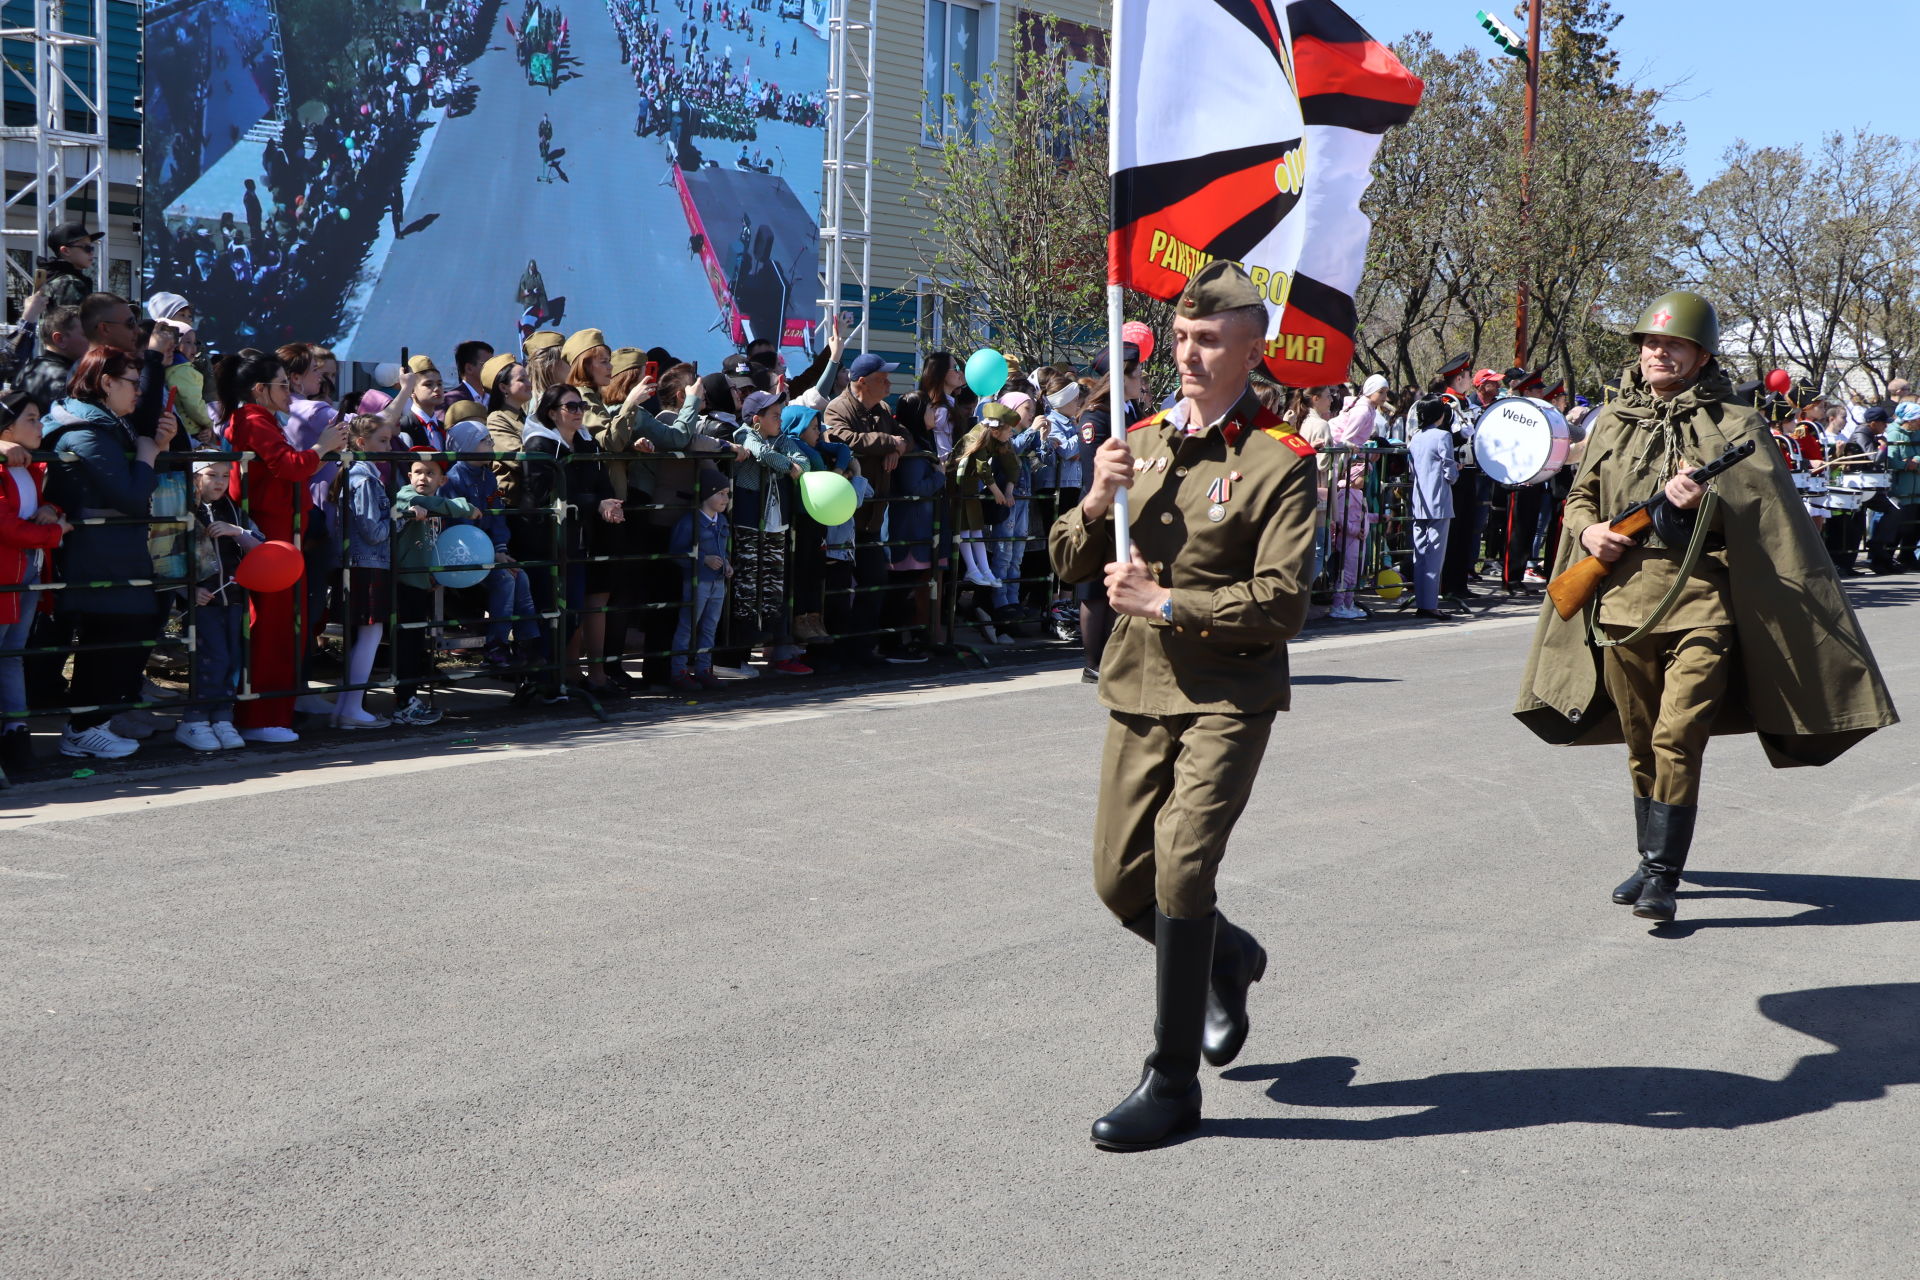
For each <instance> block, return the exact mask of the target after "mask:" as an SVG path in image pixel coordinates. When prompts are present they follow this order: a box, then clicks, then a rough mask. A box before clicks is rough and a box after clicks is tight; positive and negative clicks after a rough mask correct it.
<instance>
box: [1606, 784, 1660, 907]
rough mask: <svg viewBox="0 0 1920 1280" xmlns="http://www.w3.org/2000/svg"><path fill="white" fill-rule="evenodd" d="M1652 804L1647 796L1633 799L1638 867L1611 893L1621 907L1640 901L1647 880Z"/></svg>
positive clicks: (1634, 842) (1634, 837)
mask: <svg viewBox="0 0 1920 1280" xmlns="http://www.w3.org/2000/svg"><path fill="white" fill-rule="evenodd" d="M1652 804H1653V800H1652V798H1651V797H1649V796H1635V797H1634V798H1633V847H1634V848H1635V849H1638V850H1639V851H1640V865H1639V866H1637V867H1635V868H1634V869H1633V874H1632V875H1630V876H1628V877H1627V878H1626V879H1625V880H1622V881H1621V882H1620V885H1619V887H1618V888H1616V889H1615V890H1614V891H1613V900H1614V901H1615V902H1617V903H1619V904H1620V905H1621V906H1623V907H1630V906H1632V905H1633V904H1634V903H1636V902H1638V901H1640V885H1641V884H1642V882H1644V881H1645V880H1646V878H1647V810H1648V808H1649V807H1651V806H1652Z"/></svg>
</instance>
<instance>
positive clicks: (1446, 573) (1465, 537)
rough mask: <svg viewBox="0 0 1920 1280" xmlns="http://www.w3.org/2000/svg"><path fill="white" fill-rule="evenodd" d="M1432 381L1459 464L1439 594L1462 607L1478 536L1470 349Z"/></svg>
mask: <svg viewBox="0 0 1920 1280" xmlns="http://www.w3.org/2000/svg"><path fill="white" fill-rule="evenodd" d="M1435 380H1436V381H1438V382H1444V383H1445V384H1446V389H1445V391H1444V392H1443V393H1442V394H1444V395H1445V397H1446V400H1447V404H1448V405H1449V406H1450V407H1451V408H1452V410H1453V441H1454V455H1453V456H1454V461H1455V462H1456V463H1458V464H1459V465H1458V466H1457V467H1456V469H1455V475H1454V478H1453V481H1452V490H1453V519H1454V525H1453V529H1452V532H1451V533H1449V534H1448V535H1447V552H1446V555H1445V557H1444V558H1443V560H1442V563H1441V566H1440V595H1441V597H1442V598H1443V599H1445V600H1448V601H1451V602H1453V603H1454V605H1455V606H1456V607H1458V608H1461V609H1463V610H1464V608H1465V603H1466V601H1467V600H1469V599H1471V598H1472V596H1473V592H1472V590H1471V589H1470V588H1469V587H1468V586H1467V579H1468V576H1469V575H1470V574H1471V573H1472V572H1473V563H1474V549H1473V547H1472V546H1470V545H1468V544H1469V543H1471V542H1474V541H1476V540H1477V539H1478V537H1479V535H1478V533H1477V532H1476V531H1474V530H1473V529H1472V528H1471V526H1472V524H1473V522H1474V513H1475V511H1476V510H1477V509H1478V506H1479V502H1480V460H1479V459H1478V458H1475V457H1474V456H1473V432H1474V424H1475V423H1477V422H1478V421H1479V420H1480V409H1481V406H1480V404H1479V403H1478V401H1477V400H1476V399H1475V397H1474V394H1473V352H1471V351H1465V352H1462V353H1461V354H1459V355H1457V356H1455V357H1453V359H1451V360H1449V361H1447V362H1446V364H1444V365H1443V366H1441V368H1440V373H1439V376H1438V378H1436V379H1435Z"/></svg>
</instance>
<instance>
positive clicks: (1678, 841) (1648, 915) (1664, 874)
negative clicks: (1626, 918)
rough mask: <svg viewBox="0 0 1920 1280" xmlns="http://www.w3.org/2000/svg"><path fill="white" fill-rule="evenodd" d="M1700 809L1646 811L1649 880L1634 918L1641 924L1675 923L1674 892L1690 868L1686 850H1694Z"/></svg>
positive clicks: (1689, 806) (1658, 806) (1652, 808)
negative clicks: (1687, 867)
mask: <svg viewBox="0 0 1920 1280" xmlns="http://www.w3.org/2000/svg"><path fill="white" fill-rule="evenodd" d="M1699 813H1700V806H1698V805H1692V804H1660V803H1658V802H1655V803H1654V804H1653V805H1651V806H1649V807H1648V810H1647V839H1646V844H1645V845H1644V846H1643V847H1644V848H1645V849H1646V851H1647V852H1646V863H1645V869H1646V879H1645V881H1644V882H1642V884H1641V886H1640V900H1639V901H1638V902H1636V903H1634V904H1633V914H1634V915H1636V916H1639V917H1640V918H1641V919H1642V920H1659V921H1663V922H1664V921H1667V920H1671V919H1673V909H1674V908H1673V891H1674V890H1675V889H1678V888H1679V887H1680V872H1681V871H1683V870H1684V869H1685V868H1686V865H1687V850H1688V849H1690V848H1692V847H1693V820H1694V818H1695V817H1697V816H1698V815H1699Z"/></svg>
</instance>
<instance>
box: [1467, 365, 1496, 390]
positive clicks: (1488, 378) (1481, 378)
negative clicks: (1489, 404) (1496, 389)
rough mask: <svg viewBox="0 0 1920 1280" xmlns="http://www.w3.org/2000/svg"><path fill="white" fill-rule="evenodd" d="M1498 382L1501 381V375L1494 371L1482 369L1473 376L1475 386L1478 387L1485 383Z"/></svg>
mask: <svg viewBox="0 0 1920 1280" xmlns="http://www.w3.org/2000/svg"><path fill="white" fill-rule="evenodd" d="M1498 381H1500V374H1499V373H1498V372H1497V371H1495V370H1493V369H1482V370H1481V371H1480V372H1478V373H1476V374H1474V375H1473V385H1474V386H1476V387H1477V386H1479V385H1480V384H1481V383H1483V382H1498Z"/></svg>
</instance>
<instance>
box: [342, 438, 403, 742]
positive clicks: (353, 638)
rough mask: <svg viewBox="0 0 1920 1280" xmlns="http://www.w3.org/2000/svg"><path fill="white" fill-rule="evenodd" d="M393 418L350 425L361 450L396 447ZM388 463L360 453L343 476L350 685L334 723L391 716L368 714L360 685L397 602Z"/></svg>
mask: <svg viewBox="0 0 1920 1280" xmlns="http://www.w3.org/2000/svg"><path fill="white" fill-rule="evenodd" d="M394 430H395V428H394V424H393V423H391V422H388V421H386V420H384V419H381V418H376V417H373V416H372V415H370V414H363V415H361V416H359V417H356V418H354V419H353V420H352V421H351V422H349V423H348V425H347V434H348V438H349V440H350V441H351V443H352V445H353V449H354V451H355V452H357V453H386V452H388V451H389V450H391V449H392V448H393V437H394ZM388 466H389V464H388V463H384V462H373V461H370V460H368V459H365V458H362V459H360V460H359V461H357V462H355V463H354V464H353V465H352V466H351V467H349V468H347V470H346V472H345V474H344V475H343V477H342V486H343V487H344V489H345V491H346V494H345V501H344V502H342V503H341V504H340V507H341V512H342V515H343V522H344V524H345V526H346V566H347V614H346V618H345V620H344V621H343V623H342V628H343V631H344V634H345V639H346V661H345V662H344V663H343V664H342V665H343V667H344V668H345V670H346V679H345V681H344V682H343V683H344V684H346V686H347V688H346V689H344V690H342V691H341V692H340V694H339V695H337V696H336V697H335V699H334V703H333V724H334V727H335V728H338V729H383V728H385V727H386V726H387V725H388V724H389V723H390V721H388V719H387V718H386V717H385V716H376V715H372V714H370V713H369V712H368V711H367V710H366V707H365V700H366V696H367V695H366V690H365V689H362V688H359V687H357V686H361V685H364V684H366V683H367V681H368V680H369V679H371V678H372V676H373V659H374V655H375V654H376V653H377V652H378V651H379V648H380V638H381V636H382V635H383V634H384V633H385V631H386V626H387V616H388V614H389V613H391V612H392V608H393V578H392V575H391V573H390V571H389V566H391V564H392V563H393V513H392V511H391V502H390V500H389V499H388V497H387V477H386V472H387V468H388Z"/></svg>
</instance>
